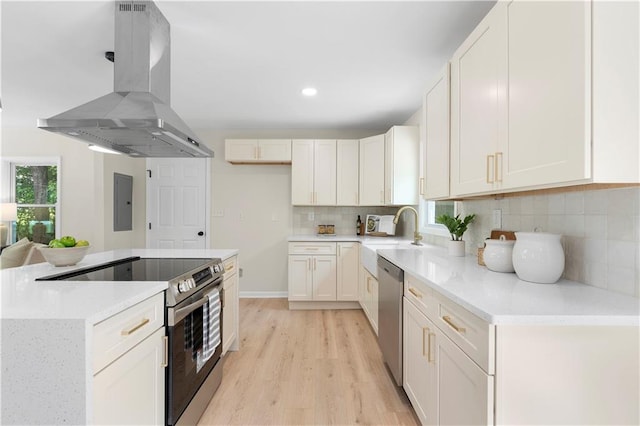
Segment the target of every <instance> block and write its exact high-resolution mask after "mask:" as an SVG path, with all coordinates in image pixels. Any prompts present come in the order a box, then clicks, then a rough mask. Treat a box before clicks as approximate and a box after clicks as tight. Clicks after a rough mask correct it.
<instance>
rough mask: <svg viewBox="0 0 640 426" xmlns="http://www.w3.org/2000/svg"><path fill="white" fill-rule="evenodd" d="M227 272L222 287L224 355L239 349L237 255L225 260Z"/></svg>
mask: <svg viewBox="0 0 640 426" xmlns="http://www.w3.org/2000/svg"><path fill="white" fill-rule="evenodd" d="M223 265H224V270H225V273H224V275H223V281H222V287H223V288H224V309H223V311H222V314H223V318H222V355H224V354H226V353H227V351H229V350H230V349H231V350H235V351H237V350H238V349H239V343H238V322H239V318H238V314H239V309H238V286H239V284H238V282H239V278H238V273H237V271H238V260H237V257H236V256H233V257H230V258H229V259H226V260H225V261H224V262H223Z"/></svg>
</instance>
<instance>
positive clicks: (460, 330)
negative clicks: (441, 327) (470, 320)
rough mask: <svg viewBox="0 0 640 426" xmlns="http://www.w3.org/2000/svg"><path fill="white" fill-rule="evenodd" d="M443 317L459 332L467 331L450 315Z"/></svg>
mask: <svg viewBox="0 0 640 426" xmlns="http://www.w3.org/2000/svg"><path fill="white" fill-rule="evenodd" d="M442 319H443V320H444V322H446V323H447V324H449V325H450V326H451V328H453V329H454V330H455V331H457V332H458V333H464V332H465V331H467V330H466V329H465V328H464V327H460V326H458V325H456V324H454V322H453V321H451V318H450V317H449V316H448V315H445V316H443V317H442Z"/></svg>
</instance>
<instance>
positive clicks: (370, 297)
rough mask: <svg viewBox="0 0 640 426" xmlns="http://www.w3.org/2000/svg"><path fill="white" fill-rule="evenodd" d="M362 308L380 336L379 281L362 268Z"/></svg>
mask: <svg viewBox="0 0 640 426" xmlns="http://www.w3.org/2000/svg"><path fill="white" fill-rule="evenodd" d="M360 286H361V287H360V306H361V307H362V310H363V311H364V314H365V315H366V317H367V319H368V320H369V323H370V324H371V328H373V331H374V332H375V333H376V336H377V335H378V280H377V279H376V277H374V276H373V275H371V274H370V273H369V271H367V270H366V269H365V268H364V267H363V266H360Z"/></svg>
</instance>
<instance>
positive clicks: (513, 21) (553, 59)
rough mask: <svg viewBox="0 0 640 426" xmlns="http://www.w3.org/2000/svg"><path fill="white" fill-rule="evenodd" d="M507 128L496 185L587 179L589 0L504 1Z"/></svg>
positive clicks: (589, 52) (507, 187) (589, 84)
mask: <svg viewBox="0 0 640 426" xmlns="http://www.w3.org/2000/svg"><path fill="white" fill-rule="evenodd" d="M507 20H508V28H509V29H508V35H507V40H508V55H507V57H508V70H509V71H508V78H509V85H508V98H507V99H508V100H507V106H508V107H507V111H508V115H509V126H508V134H507V138H506V140H505V141H504V142H505V144H504V145H503V146H502V147H500V148H499V149H498V152H502V162H501V163H500V158H499V157H497V158H496V166H497V168H498V170H497V177H498V179H501V180H503V185H502V188H503V189H509V188H523V187H527V186H531V185H545V184H552V183H558V182H568V181H572V180H579V179H585V178H589V177H590V174H591V170H590V158H591V123H590V120H591V109H590V107H591V88H590V86H591V75H590V71H591V70H590V68H591V66H590V63H591V5H590V4H589V3H588V2H586V1H578V2H570V1H558V2H554V1H551V2H532V1H513V2H510V3H509V4H508V5H507ZM496 155H497V154H496Z"/></svg>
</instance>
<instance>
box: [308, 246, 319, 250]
mask: <svg viewBox="0 0 640 426" xmlns="http://www.w3.org/2000/svg"><path fill="white" fill-rule="evenodd" d="M305 250H318V247H305Z"/></svg>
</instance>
